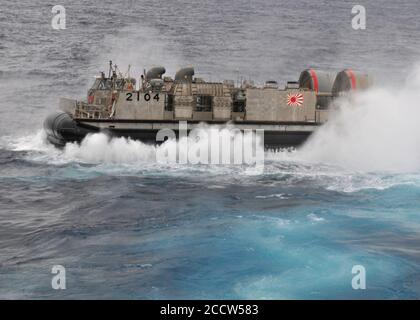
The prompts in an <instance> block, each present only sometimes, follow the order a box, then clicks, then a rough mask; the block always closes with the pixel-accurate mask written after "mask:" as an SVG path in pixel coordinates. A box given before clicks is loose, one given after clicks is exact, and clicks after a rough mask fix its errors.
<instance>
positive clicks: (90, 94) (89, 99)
mask: <svg viewBox="0 0 420 320" xmlns="http://www.w3.org/2000/svg"><path fill="white" fill-rule="evenodd" d="M94 100H95V96H94V95H93V92H89V95H88V103H89V104H93V101H94Z"/></svg>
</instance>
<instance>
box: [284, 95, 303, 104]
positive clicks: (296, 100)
mask: <svg viewBox="0 0 420 320" xmlns="http://www.w3.org/2000/svg"><path fill="white" fill-rule="evenodd" d="M302 104H303V94H301V93H293V94H292V93H289V94H288V95H287V105H288V106H292V107H300V106H301V105H302Z"/></svg>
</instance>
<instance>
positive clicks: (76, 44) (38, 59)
mask: <svg viewBox="0 0 420 320" xmlns="http://www.w3.org/2000/svg"><path fill="white" fill-rule="evenodd" d="M57 4H58V3H57ZM59 4H61V5H64V6H65V8H66V14H67V18H66V22H67V29H66V30H60V31H57V30H53V29H52V28H51V18H52V16H53V14H52V13H51V8H52V6H53V5H55V3H49V2H48V3H47V2H44V1H38V0H35V1H28V0H24V1H19V2H15V1H9V0H1V1H0V298H3V299H13V298H36V299H42V298H52V299H63V298H70V299H77V298H79V299H91V298H100V299H101V298H117V299H121V298H129V299H185V298H190V299H224V298H230V299H355V298H356V299H372V298H383V299H413V298H419V297H420V126H419V125H418V121H419V120H418V119H420V106H419V101H420V69H419V67H418V60H419V52H420V36H419V31H420V23H419V19H418V16H419V15H420V8H419V6H418V3H417V1H415V0H403V1H398V2H395V1H391V0H383V1H371V2H369V4H366V9H367V29H366V30H364V31H355V30H353V29H352V28H351V17H352V16H351V8H352V6H353V5H354V4H353V2H352V1H344V0H339V1H326V0H324V1H317V2H314V1H310V0H301V1H290V0H287V1H286V0H285V1H274V0H267V1H247V0H245V1H239V0H233V1H232V0H230V1H201V0H200V1H191V0H185V1H170V2H169V1H160V0H157V1H153V2H150V1H90V2H89V3H87V2H84V1H62V2H61V3H59ZM110 59H112V60H113V61H114V62H116V63H117V64H118V65H119V66H120V69H125V68H127V66H128V64H131V65H132V69H131V72H132V74H133V75H137V76H138V74H139V73H140V72H141V71H142V70H143V68H149V67H150V66H152V65H158V64H162V65H164V66H165V67H166V69H167V73H168V74H169V75H173V74H174V72H175V71H176V69H177V68H178V67H180V66H184V65H189V64H192V65H194V66H195V68H196V74H197V76H202V77H204V78H207V79H212V80H223V79H233V80H238V79H248V78H252V79H254V80H255V81H256V82H257V83H263V82H264V81H265V80H268V79H274V80H277V81H279V83H282V84H284V83H285V82H286V81H287V80H296V79H297V78H298V76H299V72H300V71H301V70H303V69H305V68H307V67H309V66H312V67H317V68H320V69H327V70H337V71H338V70H341V69H344V68H346V67H353V68H354V69H356V70H362V71H366V72H370V73H372V74H374V75H375V79H376V86H375V88H373V89H372V90H369V91H368V92H365V93H362V94H360V95H357V96H356V97H355V98H354V99H353V100H352V101H350V102H349V101H341V102H340V103H339V106H340V108H339V110H337V111H335V112H334V113H333V116H332V118H331V120H330V121H329V123H328V124H327V125H325V126H324V127H322V128H321V129H320V130H319V131H318V132H317V133H316V134H315V135H314V136H313V137H312V138H311V139H310V140H309V141H308V142H307V143H306V144H305V145H304V146H303V147H301V148H299V149H297V150H281V151H267V152H266V153H265V163H264V170H263V172H258V171H255V170H253V168H252V167H251V166H246V165H242V166H238V165H229V166H228V165H194V166H193V165H181V164H178V165H176V164H162V163H159V162H158V161H156V157H155V154H156V151H158V150H159V148H156V147H154V146H150V145H145V144H143V143H141V142H136V141H129V140H125V139H113V140H109V139H108V138H107V137H106V136H105V135H102V134H98V135H93V136H90V137H88V138H87V139H86V140H85V141H84V142H83V143H82V144H81V145H74V144H69V145H67V146H66V147H65V148H64V149H62V150H59V149H56V148H54V147H53V146H51V145H49V144H48V143H46V141H45V137H44V133H43V131H42V122H43V119H44V118H45V116H46V115H47V114H49V113H50V112H52V111H54V110H55V109H56V108H57V104H58V98H59V97H83V96H84V95H85V94H86V90H87V88H88V85H89V84H90V83H91V82H92V80H93V76H94V75H95V74H96V73H97V72H98V71H100V70H106V67H107V63H108V60H110ZM54 265H62V266H64V267H65V269H66V289H65V290H53V289H52V288H51V280H52V277H53V274H52V273H51V269H52V267H53V266H54ZM355 265H361V266H363V267H364V268H365V270H366V289H365V290H354V289H353V288H352V279H353V277H354V274H352V268H353V266H355Z"/></svg>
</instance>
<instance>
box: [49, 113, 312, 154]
mask: <svg viewBox="0 0 420 320" xmlns="http://www.w3.org/2000/svg"><path fill="white" fill-rule="evenodd" d="M211 123H212V124H213V125H222V126H223V125H225V124H226V122H215V121H213V122H211ZM199 125H201V122H199V121H188V131H190V130H192V129H195V128H197V127H198V126H199ZM232 125H233V126H234V127H235V128H238V129H240V130H247V129H250V130H257V129H263V130H264V145H265V147H266V148H281V147H296V146H299V145H301V144H302V143H303V142H305V140H306V139H307V138H308V137H309V136H310V135H311V134H312V132H313V131H314V130H316V128H317V127H319V124H316V123H307V122H305V123H295V122H293V123H286V122H283V123H278V122H276V123H270V122H265V123H261V122H251V121H247V122H244V121H241V122H238V123H232ZM44 129H45V132H46V134H47V139H48V141H49V142H51V143H52V144H54V145H55V146H58V147H62V146H64V145H65V144H66V143H67V142H81V141H82V140H83V139H84V138H85V137H86V136H87V135H88V134H91V133H98V132H103V133H106V134H108V135H110V136H112V137H125V138H131V139H134V140H140V141H143V142H146V143H151V144H156V143H157V142H156V135H157V133H158V132H159V130H161V129H171V130H173V131H174V132H175V133H176V135H177V137H178V136H179V121H173V120H168V121H153V120H142V121H139V120H112V119H83V120H74V119H73V118H72V117H71V116H70V115H69V114H67V113H64V112H62V113H55V114H52V115H50V116H49V117H47V118H46V120H45V122H44Z"/></svg>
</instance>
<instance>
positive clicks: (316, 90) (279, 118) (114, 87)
mask: <svg viewBox="0 0 420 320" xmlns="http://www.w3.org/2000/svg"><path fill="white" fill-rule="evenodd" d="M165 72H166V70H165V68H164V67H154V68H151V69H150V70H148V71H147V72H144V74H143V75H141V78H140V83H139V87H138V89H136V79H134V78H131V77H129V76H126V77H125V76H123V75H122V74H121V73H119V72H118V69H117V66H113V65H112V62H110V69H109V74H108V76H105V74H104V73H103V72H101V75H100V76H99V77H97V78H96V79H95V82H94V84H93V86H92V87H91V88H90V89H89V91H88V94H87V99H86V100H84V101H78V100H72V99H65V98H61V99H60V106H59V108H60V110H61V112H58V113H54V114H51V115H50V116H48V117H47V119H46V120H45V122H44V128H45V131H46V133H47V139H48V141H49V142H51V143H52V144H54V145H56V146H64V145H65V144H66V143H67V142H81V141H82V140H83V139H84V138H85V137H86V136H87V135H88V134H90V133H96V132H105V133H107V134H109V135H111V136H114V137H126V138H131V139H135V140H141V141H144V142H150V143H156V134H157V132H158V131H159V130H161V129H164V128H166V129H171V130H174V131H175V132H176V133H177V134H178V125H179V122H180V121H187V124H188V130H193V129H195V128H196V127H197V126H198V125H199V124H200V123H203V122H204V123H207V124H209V125H211V124H219V125H221V124H226V123H231V124H232V125H233V126H234V127H235V128H238V129H240V130H245V129H251V130H256V129H264V144H265V146H266V147H269V148H272V147H274V148H278V147H290V146H298V145H300V144H302V143H303V142H304V141H305V140H306V139H307V138H308V137H309V136H310V134H312V133H313V132H314V131H315V130H316V129H317V128H318V127H319V126H320V125H322V124H323V123H325V122H326V121H327V120H328V113H329V106H330V104H331V102H332V101H333V100H334V99H335V98H336V97H338V96H340V95H342V94H343V93H346V92H349V91H352V90H356V89H365V88H367V87H368V86H370V85H371V78H370V77H369V76H368V75H367V74H359V73H355V72H353V71H352V70H350V69H346V70H343V71H341V72H339V73H338V74H334V73H328V72H322V71H317V70H314V69H307V70H304V71H303V72H302V73H301V74H300V77H299V81H297V82H288V83H287V85H286V86H285V88H279V87H278V84H277V82H276V81H267V82H266V83H265V85H264V86H260V87H258V86H255V85H254V83H253V82H252V81H244V82H242V83H241V84H239V85H237V86H235V83H234V81H229V80H224V81H223V82H207V81H204V80H203V79H201V78H198V77H194V69H193V68H192V67H187V68H183V69H181V70H179V71H178V72H177V73H176V74H175V78H174V79H172V78H170V77H166V76H163V75H164V74H165Z"/></svg>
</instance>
